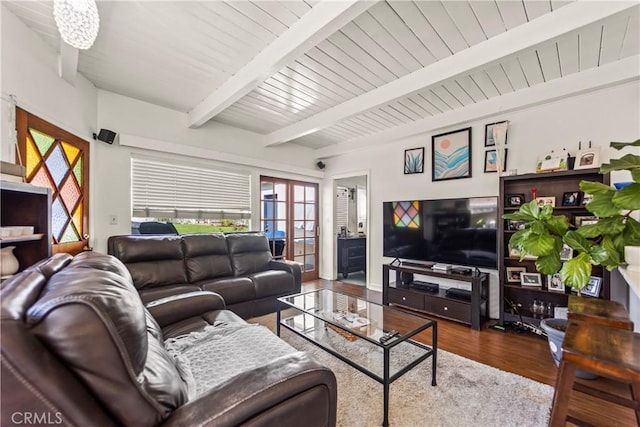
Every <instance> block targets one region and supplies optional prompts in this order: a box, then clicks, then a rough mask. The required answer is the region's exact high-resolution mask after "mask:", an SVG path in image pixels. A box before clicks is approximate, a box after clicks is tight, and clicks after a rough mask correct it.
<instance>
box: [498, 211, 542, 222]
mask: <svg viewBox="0 0 640 427" xmlns="http://www.w3.org/2000/svg"><path fill="white" fill-rule="evenodd" d="M502 218H504V219H524V220H526V221H533V220H534V219H535V218H534V217H532V216H531V215H529V214H525V213H522V212H520V211H516V212H513V213H509V214H504V215H502Z"/></svg>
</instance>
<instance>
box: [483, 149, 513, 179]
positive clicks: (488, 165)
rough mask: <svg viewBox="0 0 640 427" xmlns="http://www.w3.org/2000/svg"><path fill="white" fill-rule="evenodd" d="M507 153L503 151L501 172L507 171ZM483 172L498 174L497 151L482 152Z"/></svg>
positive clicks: (505, 150)
mask: <svg viewBox="0 0 640 427" xmlns="http://www.w3.org/2000/svg"><path fill="white" fill-rule="evenodd" d="M507 152H508V150H507V149H506V148H505V149H504V155H503V156H502V172H506V170H507ZM484 172H485V173H490V172H498V152H497V150H488V151H485V152H484Z"/></svg>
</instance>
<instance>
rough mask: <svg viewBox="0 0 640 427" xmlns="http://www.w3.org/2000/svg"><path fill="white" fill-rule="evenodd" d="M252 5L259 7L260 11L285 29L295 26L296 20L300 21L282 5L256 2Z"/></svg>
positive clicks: (272, 2)
mask: <svg viewBox="0 0 640 427" xmlns="http://www.w3.org/2000/svg"><path fill="white" fill-rule="evenodd" d="M252 4H254V5H255V6H257V7H259V8H260V9H262V10H263V11H265V12H266V13H268V14H269V15H270V16H272V17H273V18H274V19H276V20H277V21H278V22H281V23H283V24H284V25H286V26H287V28H288V27H290V26H292V25H293V24H295V23H296V22H297V21H298V19H300V17H299V16H297V15H296V14H295V13H293V12H292V11H291V10H289V9H288V8H286V7H284V6H283V4H282V3H280V2H276V1H257V2H252Z"/></svg>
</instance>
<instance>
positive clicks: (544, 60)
mask: <svg viewBox="0 0 640 427" xmlns="http://www.w3.org/2000/svg"><path fill="white" fill-rule="evenodd" d="M536 50H537V51H538V59H539V60H540V66H541V67H542V74H543V76H544V80H545V81H547V82H548V81H549V80H553V79H559V78H560V77H562V75H561V73H560V59H559V54H558V48H557V45H556V43H545V44H543V45H541V46H539V47H538V48H537V49H536Z"/></svg>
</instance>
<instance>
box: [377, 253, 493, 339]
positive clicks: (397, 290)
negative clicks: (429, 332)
mask: <svg viewBox="0 0 640 427" xmlns="http://www.w3.org/2000/svg"><path fill="white" fill-rule="evenodd" d="M391 271H395V272H396V282H395V284H390V283H389V282H390V281H389V274H390V272H391ZM402 273H411V274H421V275H423V276H430V277H437V278H443V279H448V280H455V281H458V282H466V283H470V284H471V300H469V301H466V300H464V299H459V298H453V297H449V296H447V295H446V293H445V291H444V290H442V289H440V290H438V291H437V292H427V291H424V290H420V289H417V288H415V287H412V286H411V285H410V284H406V285H403V283H402V280H401V275H402ZM488 299H489V275H488V274H487V273H478V272H473V273H471V274H454V273H447V272H441V271H436V270H433V269H431V268H428V267H416V266H415V265H414V264H412V265H407V263H404V264H402V263H401V264H398V265H396V264H384V265H383V266H382V303H383V304H384V305H390V304H395V305H399V306H403V307H407V308H410V309H412V310H418V311H422V312H425V313H429V314H433V315H435V316H439V317H444V318H446V319H451V320H455V321H458V322H463V323H466V324H468V325H471V327H472V328H473V329H475V330H480V326H481V323H482V317H483V316H484V317H485V318H488V315H489V307H488ZM483 305H484V313H483Z"/></svg>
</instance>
